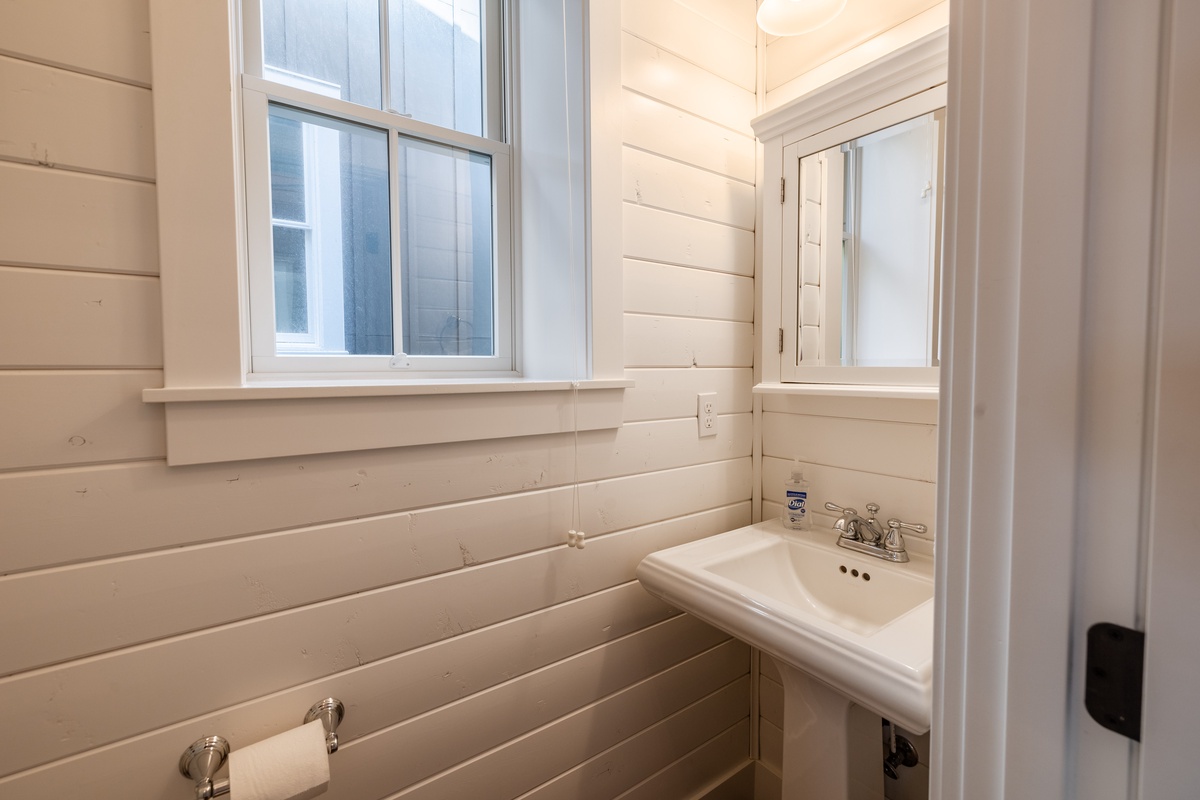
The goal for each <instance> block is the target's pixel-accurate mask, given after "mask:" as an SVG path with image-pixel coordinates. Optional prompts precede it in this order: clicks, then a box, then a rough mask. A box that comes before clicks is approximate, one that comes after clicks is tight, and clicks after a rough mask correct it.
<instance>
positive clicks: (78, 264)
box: [0, 162, 158, 316]
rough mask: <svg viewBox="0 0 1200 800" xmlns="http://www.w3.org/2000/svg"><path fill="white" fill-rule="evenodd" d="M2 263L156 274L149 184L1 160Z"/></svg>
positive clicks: (152, 194)
mask: <svg viewBox="0 0 1200 800" xmlns="http://www.w3.org/2000/svg"><path fill="white" fill-rule="evenodd" d="M0 264H16V265H30V266H42V265H44V266H51V267H66V268H70V269H83V270H96V271H101V272H127V273H137V274H144V275H156V274H158V209H157V208H156V207H155V192H154V187H153V186H152V185H150V184H148V183H143V182H141V181H127V180H122V179H119V178H105V177H101V176H96V175H85V174H82V173H78V172H67V171H65V170H55V169H49V168H47V167H34V166H26V165H24V164H12V163H3V162H0ZM156 316H157V314H156Z"/></svg>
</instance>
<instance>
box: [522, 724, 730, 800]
mask: <svg viewBox="0 0 1200 800" xmlns="http://www.w3.org/2000/svg"><path fill="white" fill-rule="evenodd" d="M696 705H697V707H694V708H691V709H685V710H684V711H682V712H680V713H678V714H674V715H672V716H670V717H668V718H667V719H665V720H663V721H662V722H660V723H658V724H657V725H655V726H653V727H651V728H647V729H646V730H644V731H642V732H641V733H639V734H638V735H637V736H632V737H630V738H629V739H626V740H625V741H624V742H621V743H620V744H618V745H615V746H614V747H611V748H609V749H608V750H605V751H604V752H602V753H598V754H597V755H594V756H592V757H591V758H589V759H588V760H587V761H585V762H583V763H582V764H580V765H579V766H577V767H575V768H574V769H572V770H569V771H567V772H565V773H563V774H562V775H560V776H559V777H557V778H555V779H554V780H552V781H549V782H547V783H545V784H542V785H541V786H539V787H538V788H536V789H534V790H533V791H531V792H527V793H526V794H523V795H521V797H520V798H519V800H610V798H613V797H618V796H620V797H625V796H626V794H627V792H628V791H629V790H632V789H633V788H635V787H637V786H638V785H639V784H641V783H642V782H643V781H646V780H648V779H649V778H651V777H652V774H653V773H654V772H655V768H656V767H658V766H659V765H660V764H662V762H663V761H666V760H671V761H672V763H678V762H679V761H680V759H684V758H686V757H688V756H690V755H691V754H692V753H694V752H696V751H698V750H700V751H703V752H704V753H705V754H707V756H708V757H709V759H710V762H709V763H708V764H706V765H705V766H706V767H707V769H708V770H709V771H712V772H729V771H730V770H732V769H733V768H734V767H735V766H736V765H737V764H739V763H744V762H745V760H746V743H747V742H748V740H749V719H748V718H745V717H743V718H742V719H741V720H739V721H738V722H736V723H735V724H734V725H732V726H731V727H728V728H726V729H725V730H724V731H723V732H722V734H718V737H719V741H720V742H721V744H723V745H724V747H721V748H716V747H706V745H708V744H710V743H711V742H712V741H714V740H712V739H709V740H708V741H705V737H706V736H711V735H712V734H713V732H714V730H717V729H719V728H718V726H719V725H720V724H721V723H722V722H728V718H725V717H723V716H716V715H714V714H713V713H712V711H711V709H709V708H701V707H700V706H703V705H706V704H705V703H704V702H703V701H701V702H700V703H697V704H696ZM732 713H737V712H736V710H735V711H733V712H732ZM738 733H740V734H741V735H742V736H743V737H744V738H743V739H742V741H741V743H740V744H741V747H740V748H739V747H737V743H736V742H734V741H733V737H734V736H735V735H736V734H738ZM730 745H732V746H730ZM678 779H679V776H678V775H676V780H677V781H678ZM702 786H703V784H698V783H697V782H695V778H694V777H693V779H692V781H690V782H689V783H688V784H685V785H676V786H675V787H674V789H675V791H668V792H666V793H664V794H659V795H657V797H658V798H664V797H687V796H689V795H690V794H692V793H694V792H695V791H697V790H698V789H700V788H702ZM659 788H660V790H662V789H665V788H666V786H662V785H660V786H659Z"/></svg>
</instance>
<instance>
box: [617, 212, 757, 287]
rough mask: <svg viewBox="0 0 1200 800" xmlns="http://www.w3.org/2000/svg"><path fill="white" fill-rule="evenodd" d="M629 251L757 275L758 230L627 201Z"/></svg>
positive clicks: (640, 256) (625, 228) (665, 260)
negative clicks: (755, 266) (755, 233)
mask: <svg viewBox="0 0 1200 800" xmlns="http://www.w3.org/2000/svg"><path fill="white" fill-rule="evenodd" d="M622 228H623V233H624V240H625V255H626V256H628V257H630V258H635V259H641V260H645V261H659V262H663V263H667V264H676V265H679V266H686V267H701V268H703V269H711V270H717V271H719V272H729V273H733V274H735V275H746V276H752V275H754V232H753V231H748V230H743V229H742V228H734V227H731V226H729V225H721V224H719V223H716V222H708V221H707V220H702V219H696V218H695V217H684V216H681V215H679V214H672V213H670V212H669V211H659V210H658V209H654V208H647V207H645V206H639V205H637V204H634V203H625V205H624V213H623V214H622Z"/></svg>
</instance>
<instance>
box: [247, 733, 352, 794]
mask: <svg viewBox="0 0 1200 800" xmlns="http://www.w3.org/2000/svg"><path fill="white" fill-rule="evenodd" d="M328 788H329V753H328V751H327V750H326V749H325V726H324V725H323V724H321V721H320V720H314V721H313V722H310V723H308V724H307V725H302V726H301V727H299V728H292V729H291V730H289V731H286V732H285V733H281V734H279V735H278V736H272V737H271V738H270V739H263V740H262V741H261V742H255V743H254V744H252V745H249V746H248V747H241V748H238V749H237V750H234V751H233V753H232V754H230V756H229V798H230V800H308V798H310V797H316V796H317V795H320V794H325V790H326V789H328Z"/></svg>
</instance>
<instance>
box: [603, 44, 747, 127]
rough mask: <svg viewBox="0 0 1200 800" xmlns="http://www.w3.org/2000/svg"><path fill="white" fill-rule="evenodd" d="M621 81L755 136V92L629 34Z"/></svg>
mask: <svg viewBox="0 0 1200 800" xmlns="http://www.w3.org/2000/svg"><path fill="white" fill-rule="evenodd" d="M621 80H622V82H623V84H624V85H625V87H626V88H628V89H631V90H633V91H635V92H638V93H639V94H644V95H646V96H647V97H653V98H655V99H656V100H660V101H662V102H664V103H666V104H667V105H671V106H674V107H675V108H679V109H682V110H684V111H688V112H690V113H692V114H695V115H696V116H699V117H704V118H705V119H707V120H711V121H712V122H715V123H717V124H718V125H723V126H724V127H726V128H728V129H729V130H731V131H736V132H738V133H743V134H748V135H751V136H752V135H753V132H752V131H751V129H750V119H751V118H752V117H753V116H754V114H755V110H756V106H755V99H754V92H753V91H751V90H748V89H744V88H742V87H741V86H738V85H737V84H735V83H732V82H730V81H727V80H725V79H724V78H721V77H718V76H717V75H714V74H713V73H711V72H709V71H707V70H705V69H703V68H701V67H698V66H696V65H695V64H691V63H689V62H687V61H684V60H683V59H682V58H679V57H678V56H675V55H672V54H671V53H668V52H667V51H666V50H662V49H660V48H658V47H655V46H654V45H653V44H650V43H649V42H646V41H644V40H642V39H639V38H637V37H636V36H632V35H631V34H628V33H622V34H621Z"/></svg>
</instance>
